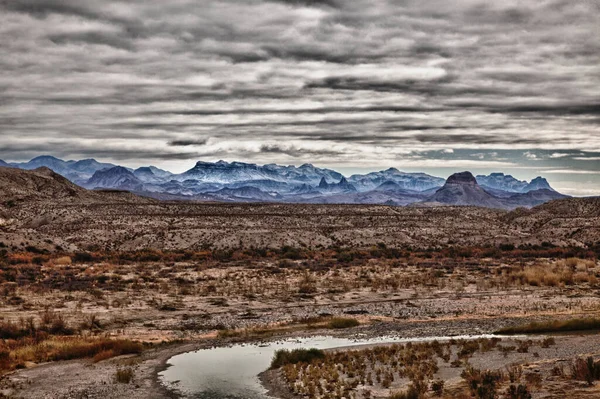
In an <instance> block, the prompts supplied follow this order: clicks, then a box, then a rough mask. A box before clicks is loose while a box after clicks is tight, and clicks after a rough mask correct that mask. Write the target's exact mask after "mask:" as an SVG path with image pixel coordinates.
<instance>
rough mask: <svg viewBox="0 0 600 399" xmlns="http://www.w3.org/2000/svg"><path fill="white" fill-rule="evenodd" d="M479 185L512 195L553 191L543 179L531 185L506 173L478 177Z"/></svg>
mask: <svg viewBox="0 0 600 399" xmlns="http://www.w3.org/2000/svg"><path fill="white" fill-rule="evenodd" d="M477 183H479V184H480V185H481V186H483V187H484V188H489V189H491V190H502V191H507V192H511V193H527V192H529V191H534V190H543V189H546V190H552V191H554V190H553V188H552V187H550V184H548V181H547V180H546V179H544V178H543V177H536V178H535V179H533V180H532V181H531V182H530V183H527V181H525V180H517V179H515V178H514V177H512V176H511V175H505V174H504V173H492V174H490V175H488V176H485V175H478V176H477Z"/></svg>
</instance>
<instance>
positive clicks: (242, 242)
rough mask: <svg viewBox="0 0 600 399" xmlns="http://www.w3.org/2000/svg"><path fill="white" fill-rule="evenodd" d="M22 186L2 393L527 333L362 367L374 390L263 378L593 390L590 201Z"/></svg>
mask: <svg viewBox="0 0 600 399" xmlns="http://www.w3.org/2000/svg"><path fill="white" fill-rule="evenodd" d="M14 192H15V191H14V190H13V191H12V192H11V191H10V190H9V192H8V194H7V193H6V192H5V194H4V195H5V196H6V198H8V199H7V200H6V201H4V202H2V207H1V209H0V212H1V215H0V216H1V224H0V290H1V292H2V294H3V295H2V297H1V302H0V317H1V326H0V334H1V338H2V342H1V344H0V369H1V370H2V373H3V377H2V380H1V382H0V384H1V385H0V387H1V392H2V393H3V395H5V396H6V397H11V398H63V397H64V398H93V397H98V398H100V397H102V398H120V397H131V398H149V397H151V398H154V397H172V396H176V395H177V393H176V392H169V391H168V390H167V389H166V388H165V387H162V386H161V385H160V384H159V383H158V380H157V373H158V372H159V371H160V370H162V369H163V368H164V367H165V363H166V361H167V360H168V359H169V357H171V356H172V355H174V354H176V353H181V352H185V351H189V350H193V349H198V348H202V347H211V346H215V345H228V344H231V343H234V342H261V341H265V340H272V339H278V338H281V337H295V336H306V335H314V334H326V335H333V336H344V337H352V336H358V335H360V336H362V337H370V336H372V337H376V336H385V335H392V336H401V337H406V338H410V337H436V336H455V335H465V334H487V333H494V332H504V333H507V334H514V333H517V334H521V335H523V334H530V335H526V337H522V336H521V335H519V338H516V337H513V338H511V336H510V335H507V336H506V337H505V338H502V340H501V341H500V342H495V343H493V344H492V343H489V342H487V343H486V342H478V343H477V345H478V347H477V349H474V348H473V347H469V344H465V343H463V342H455V343H447V342H446V343H441V344H440V345H441V347H443V348H442V349H439V348H437V349H436V348H432V347H423V348H420V349H418V350H417V349H415V348H413V349H410V350H412V351H413V352H414V351H416V352H415V353H413V355H415V356H422V360H423V362H425V363H427V364H433V363H436V364H437V366H436V367H437V370H436V371H435V372H433V370H434V369H435V367H433V366H432V369H431V370H429V371H427V372H419V373H416V374H415V373H412V374H410V373H408V374H407V371H406V370H405V369H403V370H401V369H399V368H398V367H396V366H393V367H396V368H392V369H388V368H386V367H388V366H389V364H392V363H389V364H388V363H386V361H387V360H390V359H392V358H393V359H395V360H393V361H395V362H396V363H394V364H404V366H403V367H405V368H406V367H409V366H410V364H413V363H410V362H409V361H408V360H406V359H407V358H406V357H402V356H405V355H406V354H407V352H406V350H407V349H406V348H404V349H402V350H400V349H397V348H396V349H395V351H396V352H394V353H395V354H393V356H392V355H390V354H387V355H381V356H382V357H381V359H379V360H373V362H372V363H370V365H366V364H365V365H364V367H366V369H364V370H369V373H372V375H371V379H372V381H371V384H370V383H369V381H368V380H367V379H366V375H365V377H364V381H363V380H360V381H358V380H356V376H353V375H354V374H355V373H356V372H355V371H353V373H354V374H349V373H348V370H349V369H345V368H344V367H347V364H352V361H350V363H347V362H348V359H347V357H346V358H345V359H346V360H344V362H346V363H344V362H341V361H340V360H339V359H337V358H329V357H328V358H327V359H326V360H317V362H316V363H314V364H312V363H310V362H309V363H302V362H300V363H294V362H291V363H287V365H286V366H285V367H287V368H288V369H287V370H286V369H285V367H282V368H275V369H274V371H273V370H272V371H270V372H269V373H270V374H269V378H267V379H266V380H265V381H266V382H267V383H268V384H269V385H271V388H273V389H276V392H277V394H278V395H279V396H281V397H291V396H294V395H296V396H298V395H304V397H315V398H321V397H322V398H341V397H347V398H355V399H361V398H368V397H382V398H387V397H394V398H400V397H413V396H402V395H410V394H411V391H410V389H413V390H414V389H417V391H418V392H417V393H416V394H417V396H414V397H434V396H435V395H438V394H439V395H441V396H442V397H511V398H513V397H514V398H526V397H528V396H527V395H532V397H534V398H550V397H553V398H559V397H564V395H565V392H569V396H571V397H573V398H579V397H581V398H587V397H597V396H598V394H599V393H598V391H597V388H596V385H595V380H596V379H597V378H598V377H600V364H596V363H595V362H598V360H600V345H598V343H599V342H598V337H597V334H595V333H594V331H595V330H598V329H600V297H599V296H598V292H599V289H600V285H599V284H598V278H599V277H600V264H599V263H598V261H597V257H598V255H599V254H600V250H599V248H600V245H599V238H598V237H599V232H600V222H599V221H600V205H599V204H600V203H599V202H598V200H597V199H586V200H584V199H570V200H562V201H556V202H551V203H549V204H546V205H542V206H540V207H537V208H534V209H532V210H516V211H513V212H506V211H493V210H487V209H479V208H461V207H433V208H396V207H388V206H336V205H331V206H329V205H318V206H312V205H305V206H299V205H263V204H256V205H249V204H245V205H227V204H185V203H160V202H156V201H154V200H146V199H140V198H137V197H133V196H131V195H129V194H125V193H114V192H110V193H105V192H85V191H82V192H80V191H77V190H76V191H75V192H73V193H71V194H70V195H67V196H63V197H60V196H58V197H57V196H56V195H54V194H52V195H51V196H50V197H52V198H54V199H52V198H50V197H48V198H46V199H36V200H31V198H29V197H27V195H25V196H23V195H22V194H19V195H15V194H14ZM11 193H12V194H11ZM17 194H18V193H17ZM25 194H27V192H26V193H25ZM42 197H43V196H42ZM532 322H537V323H538V324H536V325H534V326H533V327H532V326H531V325H529V324H530V323H532ZM528 325H529V326H528ZM523 326H526V328H523ZM510 327H516V328H515V329H514V330H512V331H510V330H506V329H507V328H510ZM566 331H568V332H569V333H568V334H567V335H556V334H557V333H563V332H566ZM548 334H550V335H548ZM549 336H552V343H551V344H549V343H548V342H550V341H545V340H546V339H547V338H548V337H549ZM544 342H545V343H544ZM525 346H526V348H525ZM463 347H466V348H467V349H465V352H464V353H463V354H462V355H461V354H460V353H461V350H462V349H464V348H463ZM402 351H404V352H402ZM419 351H420V352H419ZM436 351H437V352H436ZM440 351H441V352H440ZM444 351H445V352H444ZM400 352H402V356H400V355H399V353H400ZM417 352H418V353H417ZM336 353H337V352H336ZM382 353H384V352H382ZM434 353H435V355H433V354H434ZM440 354H441V355H442V356H439V355H440ZM363 355H364V353H363V354H360V356H363ZM327 356H331V355H327ZM348 356H350V355H348ZM357 356H358V355H357ZM394 356H395V357H394ZM448 356H449V358H448ZM588 357H590V358H591V360H588ZM444 358H446V359H444ZM336 359H337V360H336ZM382 359H383V360H382ZM386 359H387V360H386ZM590 361H591V363H590ZM581 362H583V363H581ZM355 363H356V361H355ZM311 364H312V366H311ZM517 364H518V365H517ZM307 365H308V366H307ZM322 365H327V367H329V368H331V367H333V368H336V369H338V370H339V372H337V373H336V374H335V375H334V376H335V381H334V382H333V383H331V384H329V385H327V384H325V382H322V383H318V384H320V385H319V387H317V386H316V385H314V386H313V388H309V387H308V385H306V384H305V383H304V382H299V383H298V384H299V385H294V384H295V383H296V382H297V381H296V382H295V380H294V378H296V379H299V380H298V381H301V380H302V378H305V379H306V377H303V375H304V374H303V373H305V372H306V367H309V368H310V370H313V371H311V373H314V374H311V375H312V377H311V378H312V380H313V381H315V379H316V380H317V381H321V380H320V378H324V377H321V376H322V375H328V374H327V373H329V372H330V370H329V369H326V368H322V369H321V370H320V369H319V367H320V366H322ZM511 367H513V368H514V369H511V370H512V372H516V371H515V370H516V369H517V368H519V369H520V370H521V369H522V370H521V372H519V373H520V374H519V378H518V379H515V378H516V377H514V376H512V377H511V374H510V373H509V368H511ZM292 369H293V370H295V371H290V370H292ZM488 369H489V371H486V370H488ZM302 370H304V371H302ZM328 370H329V371H328ZM377 370H379V371H377ZM421 371H422V370H421ZM321 373H323V374H321ZM394 373H396V374H394ZM532 373H534V374H535V376H533V377H532V376H529V375H530V374H532ZM586 373H587V374H586ZM376 374H379V377H377V378H379V381H377V380H376V379H377V378H376ZM384 376H387V377H388V378H387V380H391V379H393V381H387V380H386V381H387V382H386V384H385V385H387V387H386V386H384V384H383V383H382V381H383V377H384ZM327 378H328V379H329V380H331V379H332V378H334V377H333V376H330V377H327ZM439 380H442V381H444V383H443V384H442V385H443V388H442V389H441V390H439ZM323 381H325V380H323ZM419 381H420V382H419ZM486 381H487V382H486ZM490 381H492V383H491V384H492V385H493V396H483V395H487V394H488V393H486V392H489V389H488V388H489V386H487V385H485V384H487V383H489V382H490ZM388 382H389V384H388ZM434 382H437V383H438V385H436V386H434V385H433V383H434ZM315 384H317V383H315ZM419 384H420V385H419ZM473 384H475V388H473ZM484 385H485V386H486V387H487V388H485V390H484V391H485V392H484V391H480V390H478V388H477V387H482V386H484ZM511 386H514V388H511ZM294 387H296V388H297V389H294ZM344 387H345V388H344ZM348 387H349V388H348ZM436 387H437V388H436ZM346 388H347V389H346ZM434 388H436V389H434ZM308 389H310V391H309V390H308ZM482 389H483V388H482ZM511 389H515V390H517V391H518V392H517V391H515V392H512V391H511ZM367 391H368V392H369V393H366V392H367ZM482 392H483V393H482ZM412 394H415V392H412ZM513 394H514V395H517V396H514V395H513ZM394 395H396V396H394ZM461 395H462V396H461ZM510 395H513V396H510ZM518 395H521V396H518Z"/></svg>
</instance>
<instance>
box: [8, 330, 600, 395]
mask: <svg viewBox="0 0 600 399" xmlns="http://www.w3.org/2000/svg"><path fill="white" fill-rule="evenodd" d="M525 319H527V320H531V318H525ZM522 321H524V318H519V319H510V318H501V319H495V320H491V319H490V320H479V321H476V320H436V321H433V322H429V323H424V322H422V321H413V322H408V321H406V322H402V323H375V324H371V325H363V326H360V327H356V328H351V329H347V330H325V329H320V330H304V331H294V332H293V333H286V334H276V335H272V336H269V337H254V338H247V337H244V338H240V337H233V338H228V339H221V338H215V337H211V338H205V339H203V340H196V341H192V342H182V343H171V344H164V345H159V346H157V347H155V348H152V349H149V350H147V351H145V352H143V353H142V354H140V355H137V356H121V357H117V358H113V359H108V360H103V361H100V362H97V363H94V362H93V361H92V360H90V359H84V360H72V361H63V362H53V363H47V364H40V365H31V366H32V367H31V368H28V369H24V370H18V371H16V372H13V373H11V374H8V375H5V376H4V377H3V378H2V379H1V380H0V392H2V393H3V394H4V395H6V396H7V397H10V398H28V399H29V398H31V399H38V398H39V399H42V398H49V397H50V398H67V399H71V398H73V399H75V398H82V397H86V398H103V399H105V398H123V397H127V398H128V399H138V398H139V399H142V398H177V397H179V395H178V393H177V391H176V390H175V389H172V388H173V387H167V386H165V385H163V384H162V383H161V381H160V379H159V373H160V372H162V371H163V370H165V369H166V368H167V367H169V364H168V361H169V359H171V358H172V357H173V356H176V355H179V354H182V353H185V352H191V351H197V350H200V349H209V348H213V347H227V346H231V345H235V344H239V343H245V344H258V345H260V344H265V343H266V342H273V341H278V340H284V339H290V338H301V337H311V336H318V335H321V336H322V335H329V336H333V337H338V338H350V339H356V338H362V339H369V338H375V337H381V336H396V337H403V338H422V337H427V336H429V337H430V336H449V335H466V334H469V333H470V332H473V331H477V332H481V333H491V332H493V331H494V330H495V329H496V328H497V326H498V325H511V324H517V323H519V322H522ZM599 337H600V336H598V335H588V336H586V337H585V339H582V338H581V337H579V336H577V335H571V336H565V337H564V339H566V340H570V342H571V343H569V344H568V345H567V346H566V348H567V349H564V348H563V349H561V351H562V352H556V356H558V357H560V358H564V359H567V358H569V357H570V356H576V355H583V354H590V353H593V352H594V351H595V350H598V348H600V338H599ZM507 339H510V338H507ZM562 339H563V338H561V340H562ZM561 342H562V341H561ZM561 348H562V345H561ZM348 349H349V348H348ZM538 352H539V351H538ZM530 356H533V355H532V354H530ZM509 360H515V359H512V358H509ZM530 360H531V361H535V363H537V362H540V361H542V360H544V358H538V359H535V358H532V359H530ZM119 368H131V369H132V370H133V378H132V381H131V382H130V383H128V384H124V383H118V382H116V380H115V375H116V371H117V370H118V369H119ZM261 381H262V382H263V383H264V385H265V387H266V388H267V389H268V390H269V391H270V392H271V394H272V395H273V396H275V397H278V398H282V399H295V396H294V395H292V394H291V393H290V392H289V390H288V391H286V389H285V386H284V385H282V381H281V380H280V377H279V376H278V375H277V372H268V373H263V374H262V375H261Z"/></svg>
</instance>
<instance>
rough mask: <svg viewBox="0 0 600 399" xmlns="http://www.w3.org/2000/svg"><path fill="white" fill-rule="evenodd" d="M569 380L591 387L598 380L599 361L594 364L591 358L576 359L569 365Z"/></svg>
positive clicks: (599, 377)
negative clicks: (584, 383)
mask: <svg viewBox="0 0 600 399" xmlns="http://www.w3.org/2000/svg"><path fill="white" fill-rule="evenodd" d="M571 378H572V379H574V380H578V381H585V382H586V383H587V384H588V385H590V386H591V385H593V384H594V381H596V380H598V379H600V361H598V362H594V358H593V357H591V356H590V357H588V358H587V359H585V360H584V359H582V358H577V359H575V360H574V361H573V363H571Z"/></svg>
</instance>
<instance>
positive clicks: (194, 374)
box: [159, 335, 494, 399]
mask: <svg viewBox="0 0 600 399" xmlns="http://www.w3.org/2000/svg"><path fill="white" fill-rule="evenodd" d="M491 337H494V336H493V335H473V336H461V337H452V338H455V339H460V338H463V339H476V338H491ZM450 338H451V337H427V338H411V339H407V338H397V337H380V338H371V339H347V338H334V337H324V336H321V337H309V338H300V339H289V340H285V341H275V342H269V343H266V344H262V345H246V344H244V345H234V346H231V347H225V348H214V349H202V350H198V351H194V352H187V353H182V354H180V355H177V356H174V357H172V358H171V359H169V361H168V364H169V365H170V366H169V367H168V368H167V369H166V370H164V371H162V372H161V373H160V374H159V378H160V380H161V382H162V383H163V384H164V385H166V386H167V387H169V388H171V389H173V390H175V391H177V392H178V393H180V394H181V395H182V396H183V397H185V398H194V399H267V398H270V397H269V396H267V395H266V390H265V389H264V388H263V387H262V385H261V383H260V381H259V379H258V374H260V373H261V372H263V371H265V370H266V369H267V368H268V367H269V364H270V363H271V358H272V357H273V354H274V353H275V351H276V350H278V349H296V348H319V349H329V348H337V347H345V346H360V345H368V344H378V343H403V342H424V341H433V340H436V339H437V340H439V341H444V340H448V339H450Z"/></svg>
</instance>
